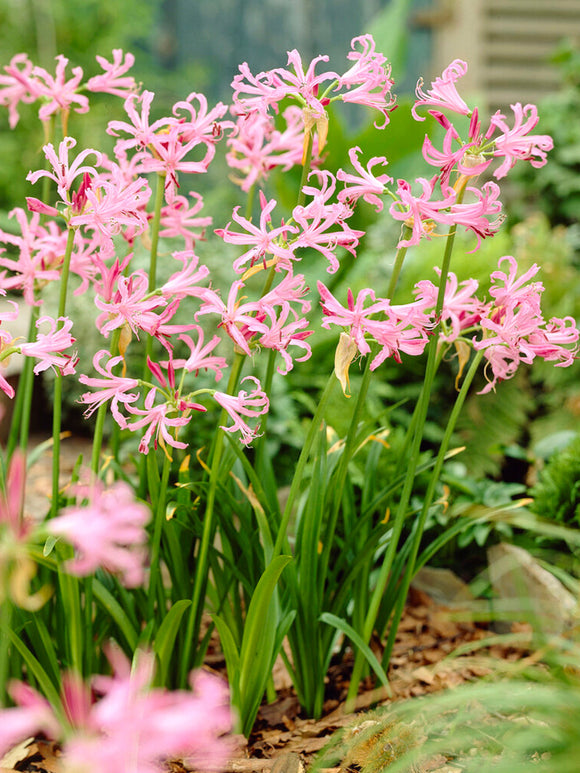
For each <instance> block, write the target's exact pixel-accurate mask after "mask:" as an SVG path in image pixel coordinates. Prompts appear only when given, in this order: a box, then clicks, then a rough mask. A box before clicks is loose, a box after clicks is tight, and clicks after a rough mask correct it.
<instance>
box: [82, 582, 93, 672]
mask: <svg viewBox="0 0 580 773" xmlns="http://www.w3.org/2000/svg"><path fill="white" fill-rule="evenodd" d="M93 580H94V578H93V577H85V578H84V581H83V587H84V616H85V622H84V628H83V633H84V636H85V645H84V648H83V649H84V656H85V662H84V667H85V670H84V671H83V673H84V675H85V676H87V677H90V676H91V675H92V674H93V655H94V648H93Z"/></svg>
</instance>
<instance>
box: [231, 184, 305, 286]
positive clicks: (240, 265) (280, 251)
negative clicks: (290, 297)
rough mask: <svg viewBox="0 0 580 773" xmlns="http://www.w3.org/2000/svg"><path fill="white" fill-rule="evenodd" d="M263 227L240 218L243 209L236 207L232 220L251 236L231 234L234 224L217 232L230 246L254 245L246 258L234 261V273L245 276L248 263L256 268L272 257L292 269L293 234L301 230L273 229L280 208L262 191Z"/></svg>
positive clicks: (261, 219) (244, 255)
mask: <svg viewBox="0 0 580 773" xmlns="http://www.w3.org/2000/svg"><path fill="white" fill-rule="evenodd" d="M260 206H261V209H262V211H261V213H260V225H259V226H256V225H254V224H253V223H252V222H251V221H250V220H248V219H247V218H245V217H242V216H241V215H239V214H238V212H239V209H240V208H239V207H235V208H234V211H233V213H232V218H233V219H234V220H235V221H236V223H238V224H239V225H241V226H242V228H244V229H245V230H246V232H247V233H237V232H236V231H230V225H231V224H230V223H228V224H227V226H226V227H225V228H218V229H216V234H217V235H218V236H220V237H221V238H222V239H223V240H224V241H225V242H227V243H228V244H250V245H253V246H252V247H250V249H249V250H246V252H244V254H243V255H240V257H239V258H237V259H236V260H235V261H234V271H235V272H236V273H238V274H241V273H242V272H243V271H244V270H245V268H246V263H249V264H250V266H253V265H254V264H255V263H257V262H258V261H261V260H263V259H264V256H265V255H272V256H273V257H275V258H277V259H278V261H279V262H281V265H282V266H283V267H288V266H289V265H291V262H290V261H291V260H292V258H293V253H292V249H291V248H289V247H288V245H287V244H286V240H287V238H288V234H289V233H296V231H297V230H298V229H297V228H296V227H295V226H286V225H281V226H278V227H277V228H271V227H270V224H271V222H272V210H273V209H274V207H275V206H276V200H275V199H270V201H267V200H266V197H265V196H264V194H263V193H262V192H261V191H260Z"/></svg>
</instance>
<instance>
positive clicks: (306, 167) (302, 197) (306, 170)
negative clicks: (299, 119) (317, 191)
mask: <svg viewBox="0 0 580 773" xmlns="http://www.w3.org/2000/svg"><path fill="white" fill-rule="evenodd" d="M311 163H312V130H310V131H309V132H308V136H307V139H306V152H305V153H304V163H303V164H302V177H301V178H300V190H299V191H298V200H297V202H296V204H297V206H299V207H301V206H303V205H304V202H305V201H306V194H305V193H304V186H305V185H306V183H307V182H308V175H309V174H310V165H311Z"/></svg>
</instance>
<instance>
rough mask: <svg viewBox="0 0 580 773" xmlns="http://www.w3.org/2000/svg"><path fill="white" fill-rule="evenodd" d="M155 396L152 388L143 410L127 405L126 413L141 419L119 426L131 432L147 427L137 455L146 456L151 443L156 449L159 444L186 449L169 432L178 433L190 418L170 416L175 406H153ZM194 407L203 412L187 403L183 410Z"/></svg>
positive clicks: (162, 404) (185, 446)
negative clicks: (179, 428) (172, 430)
mask: <svg viewBox="0 0 580 773" xmlns="http://www.w3.org/2000/svg"><path fill="white" fill-rule="evenodd" d="M156 395H157V389H156V388H155V387H154V388H153V389H151V390H150V391H149V393H148V395H147V397H146V398H145V408H144V409H143V408H136V407H133V406H132V405H127V412H128V413H132V414H133V415H134V416H141V417H142V418H141V419H137V420H136V421H133V422H128V421H124V423H123V424H121V427H123V429H130V430H131V432H136V431H137V430H141V429H144V428H145V427H147V429H146V431H145V433H144V434H143V437H142V438H141V442H140V443H139V453H141V454H148V453H149V446H150V444H151V441H153V447H154V448H157V445H158V444H161V446H162V447H163V448H165V445H166V444H167V445H170V446H173V448H181V449H184V448H187V443H182V442H181V441H179V440H177V439H176V438H175V437H173V435H171V432H170V430H171V429H172V428H173V429H174V430H175V433H176V434H177V432H178V427H184V426H185V425H186V424H189V422H190V418H191V417H190V416H170V415H169V414H173V413H175V412H176V407H175V405H170V404H169V403H167V402H164V403H160V404H158V405H155V396H156ZM191 407H195V408H196V409H197V410H200V411H205V410H206V409H205V408H203V407H202V406H201V405H195V404H192V403H188V404H187V406H184V408H191Z"/></svg>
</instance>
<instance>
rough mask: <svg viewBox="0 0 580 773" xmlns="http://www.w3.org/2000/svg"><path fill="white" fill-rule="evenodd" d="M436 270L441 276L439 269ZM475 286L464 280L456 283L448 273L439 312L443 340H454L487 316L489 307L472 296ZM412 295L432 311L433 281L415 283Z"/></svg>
mask: <svg viewBox="0 0 580 773" xmlns="http://www.w3.org/2000/svg"><path fill="white" fill-rule="evenodd" d="M435 270H436V271H437V273H438V274H440V273H441V271H440V269H435ZM478 286H479V283H478V282H477V280H476V279H467V280H466V281H465V282H461V283H460V284H459V283H458V281H457V277H456V275H455V274H454V273H453V272H452V271H450V272H449V275H448V277H447V285H446V287H445V296H444V299H443V309H442V311H441V323H442V331H441V339H442V340H443V341H447V342H448V343H451V342H452V341H455V339H456V338H457V337H458V336H459V335H460V334H461V331H462V330H465V329H466V328H469V327H471V326H472V325H474V324H476V323H477V322H479V320H480V319H481V317H482V316H484V314H486V312H487V310H488V306H486V305H485V304H483V303H482V302H481V301H480V300H479V299H478V298H477V297H476V296H475V292H476V290H477V288H478ZM414 294H415V295H416V296H417V300H419V301H422V302H423V303H424V304H425V308H426V309H432V310H434V309H435V306H436V304H437V296H438V294H439V288H438V287H437V285H434V284H433V282H431V281H429V280H428V279H423V280H421V281H420V282H417V284H416V285H415V290H414Z"/></svg>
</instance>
